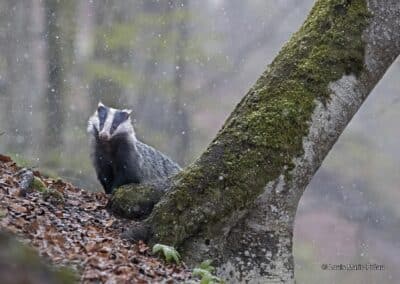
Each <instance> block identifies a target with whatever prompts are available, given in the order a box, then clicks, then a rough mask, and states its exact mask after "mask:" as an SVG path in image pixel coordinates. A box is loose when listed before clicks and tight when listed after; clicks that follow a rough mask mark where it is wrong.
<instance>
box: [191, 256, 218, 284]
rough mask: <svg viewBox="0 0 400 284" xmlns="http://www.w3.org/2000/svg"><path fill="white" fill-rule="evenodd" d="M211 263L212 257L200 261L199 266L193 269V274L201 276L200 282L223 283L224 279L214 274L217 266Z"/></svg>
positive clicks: (207, 283)
mask: <svg viewBox="0 0 400 284" xmlns="http://www.w3.org/2000/svg"><path fill="white" fill-rule="evenodd" d="M211 263H212V260H210V259H208V260H205V261H203V262H202V263H200V266H199V267H196V268H195V269H193V276H198V277H200V284H223V283H224V281H223V280H222V279H221V278H219V277H217V276H215V275H213V274H212V272H213V271H214V270H215V267H214V266H212V265H211Z"/></svg>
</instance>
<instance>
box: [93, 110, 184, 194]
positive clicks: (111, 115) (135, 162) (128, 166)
mask: <svg viewBox="0 0 400 284" xmlns="http://www.w3.org/2000/svg"><path fill="white" fill-rule="evenodd" d="M130 115H131V110H128V109H123V110H120V109H115V108H111V107H107V106H105V105H104V104H102V103H101V102H100V103H99V105H98V107H97V110H96V111H95V113H94V114H93V115H92V116H91V117H90V118H89V122H88V128H87V131H88V133H90V134H91V146H92V154H91V155H92V161H93V165H94V168H95V170H96V173H97V178H98V179H99V181H100V183H101V184H102V186H103V188H104V190H105V192H106V193H107V194H109V193H112V191H113V190H114V189H115V188H117V187H119V186H121V185H124V184H128V183H145V182H150V181H157V180H160V179H165V178H167V177H169V176H171V175H173V174H176V173H177V172H179V171H180V170H181V168H180V167H179V165H178V164H176V163H175V162H174V161H172V160H171V159H170V158H169V157H167V156H166V155H164V154H162V153H161V152H159V151H157V150H156V149H154V148H153V147H151V146H149V145H146V144H145V143H142V142H140V141H139V140H137V138H136V135H135V131H134V129H133V126H132V122H131V119H130Z"/></svg>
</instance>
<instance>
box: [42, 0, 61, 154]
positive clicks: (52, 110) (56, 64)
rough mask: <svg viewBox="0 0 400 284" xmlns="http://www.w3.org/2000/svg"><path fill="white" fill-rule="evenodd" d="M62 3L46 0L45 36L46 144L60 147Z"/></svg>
mask: <svg viewBox="0 0 400 284" xmlns="http://www.w3.org/2000/svg"><path fill="white" fill-rule="evenodd" d="M60 6H61V3H60V2H59V1H54V0H46V1H45V37H46V42H47V76H48V77H47V90H46V99H45V105H46V115H47V117H46V123H47V125H46V130H47V131H46V137H45V139H46V143H45V145H46V146H50V147H58V146H60V145H61V143H62V126H63V121H64V116H63V98H62V93H63V62H62V46H61V42H62V39H61V36H62V35H61V27H60V26H59V23H58V19H59V18H60V14H61V9H60V8H61V7H60Z"/></svg>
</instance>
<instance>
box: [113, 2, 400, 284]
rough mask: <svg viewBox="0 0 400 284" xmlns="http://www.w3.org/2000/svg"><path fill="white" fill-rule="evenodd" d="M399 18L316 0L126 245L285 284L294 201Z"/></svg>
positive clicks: (373, 76)
mask: <svg viewBox="0 0 400 284" xmlns="http://www.w3.org/2000/svg"><path fill="white" fill-rule="evenodd" d="M399 15H400V3H399V2H398V0H388V1H372V0H318V1H316V3H315V6H314V7H313V9H312V11H311V13H310V15H309V16H308V19H307V20H306V21H305V23H304V24H303V26H302V27H301V28H300V30H299V31H298V32H297V33H295V34H294V35H293V36H292V38H291V39H290V41H289V42H288V43H287V44H286V45H285V46H284V47H283V48H282V50H281V52H280V53H279V55H278V56H277V57H276V59H275V60H274V61H273V62H272V64H271V65H270V66H269V67H268V68H267V70H266V71H265V72H264V73H263V74H262V75H261V77H260V78H259V79H258V81H257V82H256V84H255V85H254V87H253V88H251V89H250V91H249V92H248V93H247V94H246V96H245V97H244V98H243V99H242V101H241V102H240V103H239V104H238V106H237V107H236V108H235V110H234V111H233V113H232V114H231V116H230V117H229V118H228V120H227V121H226V122H225V125H224V126H223V128H222V129H221V130H220V131H219V133H218V135H217V137H216V138H215V139H214V140H213V141H212V143H211V144H210V145H209V147H208V148H207V150H206V151H205V152H204V153H203V154H202V156H201V157H200V158H199V159H198V160H196V161H195V162H194V163H193V164H192V165H190V166H189V167H187V168H186V169H185V170H184V171H183V172H181V173H180V174H178V175H177V176H175V177H173V179H172V181H171V184H170V185H169V187H168V188H167V194H165V195H164V196H163V197H162V199H161V201H160V202H159V203H158V204H157V205H156V207H155V208H154V210H153V212H152V213H151V215H150V216H149V217H148V218H147V219H145V220H144V221H143V222H142V223H141V224H142V225H141V226H139V227H137V228H133V229H132V232H131V233H132V235H131V237H132V238H138V237H141V238H143V237H145V238H148V239H149V241H150V242H160V243H165V244H171V245H174V246H177V247H178V248H180V250H181V252H182V253H183V254H184V256H185V258H186V261H188V262H189V263H197V262H199V261H201V260H204V259H208V258H211V259H216V260H217V264H218V272H219V274H220V275H222V276H223V277H224V278H227V279H228V280H229V281H228V282H229V283H231V282H235V281H244V280H248V281H250V282H255V283H268V282H274V283H278V282H283V283H288V282H289V283H290V282H293V281H294V267H293V256H292V236H293V224H294V217H295V213H296V209H297V205H298V201H299V199H300V197H301V196H302V194H303V192H304V189H305V187H306V186H307V184H308V183H309V181H310V180H311V177H312V176H313V175H314V173H315V172H316V171H317V169H318V168H319V166H320V165H321V163H322V161H323V159H324V158H325V156H326V155H327V154H328V152H329V150H330V149H331V147H332V146H333V144H334V143H335V141H336V140H337V139H338V137H339V136H340V134H341V133H342V131H343V130H344V128H345V127H346V125H347V124H348V122H349V121H350V120H351V118H352V117H353V115H354V114H355V113H356V111H357V110H358V109H359V108H360V106H361V104H362V103H363V101H364V100H365V99H366V97H367V96H368V94H369V93H370V92H371V90H372V89H373V88H374V86H375V85H376V84H377V83H378V81H379V80H380V79H381V77H382V76H383V74H384V73H385V71H386V70H387V69H388V68H389V66H390V65H391V63H392V62H393V61H394V60H395V58H396V57H397V56H398V54H399V53H400V34H399V30H400V21H399ZM117 197H118V198H117ZM122 197H123V191H117V193H116V195H115V196H114V201H113V202H112V203H114V205H115V203H117V205H118V203H119V202H120V200H122V199H123V198H122ZM128 203H129V202H128ZM125 205H126V204H125ZM128 207H129V206H128Z"/></svg>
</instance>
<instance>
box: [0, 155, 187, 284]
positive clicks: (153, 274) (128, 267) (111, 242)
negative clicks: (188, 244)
mask: <svg viewBox="0 0 400 284" xmlns="http://www.w3.org/2000/svg"><path fill="white" fill-rule="evenodd" d="M21 170H22V171H23V170H24V169H21V168H20V167H18V166H17V165H16V164H15V163H14V162H13V161H12V160H11V158H9V157H7V156H4V155H0V229H1V230H4V231H8V232H11V233H13V234H15V235H17V236H18V239H19V240H21V241H22V242H24V243H27V244H29V245H30V246H32V247H33V248H35V249H36V250H37V251H38V253H39V254H40V255H41V256H42V257H45V258H46V259H48V260H49V261H50V262H51V263H52V264H54V265H58V266H67V267H71V268H72V269H73V270H75V271H76V272H77V274H78V275H79V278H80V282H81V283H109V284H111V283H177V282H191V281H193V280H192V279H191V272H190V270H189V269H187V267H186V266H185V264H184V263H181V264H180V265H176V264H167V263H165V262H164V261H163V260H161V259H159V258H157V257H155V256H153V255H152V253H151V250H150V248H149V247H148V246H147V245H146V244H144V243H143V242H139V243H136V244H132V243H130V242H129V241H127V240H124V239H122V238H121V237H120V236H121V233H123V231H124V230H125V229H127V228H129V227H131V226H135V221H132V220H127V219H121V218H117V217H116V216H114V215H112V214H111V213H110V212H108V210H107V208H106V207H107V202H108V197H107V196H106V195H105V194H104V193H99V192H88V191H85V190H82V189H79V188H77V187H75V186H73V185H72V184H70V183H68V182H65V181H63V180H61V179H52V178H47V177H44V176H43V175H41V174H40V172H38V171H33V172H32V173H33V176H34V179H36V181H38V180H39V182H41V183H42V184H43V185H44V186H45V187H46V189H45V190H44V191H43V192H41V191H38V190H32V191H30V192H29V193H25V192H22V190H23V189H22V188H20V184H21V180H20V179H21V178H24V177H21V175H20V174H19V173H20V172H21Z"/></svg>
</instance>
